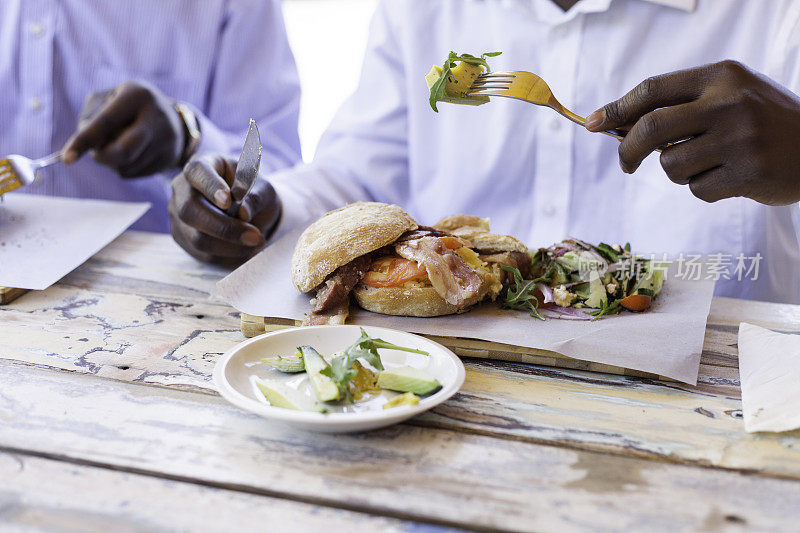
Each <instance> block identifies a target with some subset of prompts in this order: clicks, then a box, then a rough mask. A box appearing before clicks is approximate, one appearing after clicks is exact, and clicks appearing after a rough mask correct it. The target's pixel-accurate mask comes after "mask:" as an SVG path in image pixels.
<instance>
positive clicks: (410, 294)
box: [353, 283, 467, 316]
mask: <svg viewBox="0 0 800 533" xmlns="http://www.w3.org/2000/svg"><path fill="white" fill-rule="evenodd" d="M353 295H354V296H355V297H356V301H357V302H358V305H360V306H361V307H363V308H364V309H366V310H367V311H372V312H374V313H381V314H384V315H396V316H441V315H452V314H453V313H463V312H464V311H466V310H467V307H466V306H461V307H459V306H457V305H453V304H449V303H447V302H446V301H445V300H444V298H442V297H441V296H439V293H438V292H436V290H435V289H434V288H433V287H430V286H427V287H419V286H411V287H409V286H400V287H370V286H368V285H364V284H363V283H359V284H358V285H356V288H355V289H353Z"/></svg>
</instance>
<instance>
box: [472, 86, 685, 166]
mask: <svg viewBox="0 0 800 533" xmlns="http://www.w3.org/2000/svg"><path fill="white" fill-rule="evenodd" d="M467 95H468V96H502V97H505V98H514V99H516V100H523V101H525V102H529V103H531V104H535V105H543V106H546V107H549V108H550V109H553V110H555V111H556V112H558V113H559V114H560V115H562V116H564V117H566V118H568V119H569V120H571V121H572V122H574V123H575V124H579V125H581V126H585V124H586V119H585V118H584V117H582V116H580V115H578V114H576V113H573V112H572V111H570V110H569V109H567V108H566V107H564V106H563V105H561V102H559V101H558V100H556V97H555V96H553V91H551V90H550V87H548V86H547V83H545V81H544V80H543V79H542V78H540V77H539V76H537V75H536V74H533V73H532V72H525V71H522V70H515V71H512V72H489V73H486V74H482V75H480V76H478V78H477V79H476V80H475V82H474V83H473V84H472V86H471V87H470V88H469V91H467ZM601 133H604V134H606V135H610V136H611V137H614V138H616V139H619V140H620V141H622V139H624V138H625V135H627V134H628V132H626V131H623V130H616V129H615V130H607V131H603V132H601ZM666 146H669V145H665V146H662V147H661V148H659V149H658V150H659V151H661V149H662V148H666Z"/></svg>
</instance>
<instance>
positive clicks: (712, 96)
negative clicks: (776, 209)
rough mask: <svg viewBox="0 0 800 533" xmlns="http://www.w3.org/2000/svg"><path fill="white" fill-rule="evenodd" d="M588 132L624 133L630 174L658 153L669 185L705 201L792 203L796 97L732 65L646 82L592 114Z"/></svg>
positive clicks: (797, 175)
mask: <svg viewBox="0 0 800 533" xmlns="http://www.w3.org/2000/svg"><path fill="white" fill-rule="evenodd" d="M586 128H587V129H589V131H601V130H608V129H611V128H622V129H629V130H630V132H629V133H628V135H627V136H626V137H625V139H624V140H623V141H622V143H621V144H620V146H619V159H620V165H621V166H622V169H623V171H625V172H628V173H633V172H635V171H636V169H637V168H639V165H640V164H641V163H642V160H643V159H644V158H645V157H647V155H648V154H650V153H651V152H653V151H654V150H655V149H656V148H657V147H658V146H661V145H664V144H666V143H669V142H676V141H680V140H683V139H688V140H686V141H685V142H679V143H677V144H675V145H672V146H669V147H668V148H666V149H664V151H663V152H662V154H661V166H662V167H664V171H665V172H666V173H667V176H669V179H670V180H672V181H673V182H675V183H677V184H680V185H687V184H688V185H689V188H690V189H691V191H692V194H694V195H695V196H696V197H698V198H700V199H701V200H705V201H706V202H716V201H717V200H721V199H723V198H730V197H735V196H745V197H747V198H752V199H753V200H756V201H757V202H761V203H763V204H768V205H786V204H789V203H792V202H797V201H798V200H800V150H798V149H797V147H798V146H800V97H798V96H797V95H796V94H794V93H792V92H791V91H789V90H788V89H786V88H784V87H783V86H781V85H779V84H778V83H776V82H774V81H773V80H771V79H769V78H767V77H766V76H763V75H761V74H759V73H757V72H754V71H752V70H750V69H749V68H747V67H745V66H744V65H742V64H740V63H737V62H735V61H722V62H721V63H714V64H712V65H705V66H702V67H697V68H693V69H688V70H681V71H678V72H673V73H671V74H664V75H661V76H655V77H653V78H649V79H647V80H645V81H643V82H642V83H640V84H639V85H638V86H636V88H634V89H633V90H632V91H631V92H629V93H628V94H626V95H625V96H623V97H622V98H620V99H619V100H617V101H615V102H611V103H610V104H608V105H606V106H605V107H603V108H601V109H599V110H597V111H595V112H594V113H592V114H591V115H590V116H589V117H588V118H587V120H586Z"/></svg>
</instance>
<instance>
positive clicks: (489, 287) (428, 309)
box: [353, 264, 502, 317]
mask: <svg viewBox="0 0 800 533" xmlns="http://www.w3.org/2000/svg"><path fill="white" fill-rule="evenodd" d="M476 272H477V273H478V275H479V276H480V278H481V285H480V287H479V288H478V294H477V295H476V296H474V297H473V298H470V299H469V300H467V301H466V302H464V304H463V305H453V304H451V303H448V302H446V301H445V300H444V298H442V297H441V296H440V295H439V293H438V292H436V289H434V288H433V287H432V286H431V285H430V282H427V283H426V282H419V281H410V282H408V283H405V284H404V285H400V286H398V287H370V286H368V285H365V284H363V283H359V284H358V285H356V287H355V289H353V295H354V296H355V297H356V301H357V302H358V305H360V306H361V307H363V308H364V309H366V310H367V311H373V312H375V313H382V314H384V315H396V316H420V317H430V316H441V315H452V314H455V313H463V312H465V311H468V310H469V309H470V307H472V306H473V305H475V304H476V303H478V302H480V301H482V300H484V299H486V298H489V299H491V300H494V299H495V298H496V297H497V295H498V294H499V292H500V289H501V288H502V284H501V282H500V273H499V268H497V267H496V266H495V265H486V264H484V265H483V266H481V267H479V268H478V269H476Z"/></svg>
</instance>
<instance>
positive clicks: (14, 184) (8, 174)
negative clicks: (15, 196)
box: [0, 159, 21, 195]
mask: <svg viewBox="0 0 800 533" xmlns="http://www.w3.org/2000/svg"><path fill="white" fill-rule="evenodd" d="M20 185H21V183H20V182H19V179H17V175H16V174H15V173H14V169H13V168H12V167H11V162H10V161H9V160H8V159H0V195H2V194H5V193H7V192H11V191H13V190H14V189H17V188H19V187H20Z"/></svg>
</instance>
